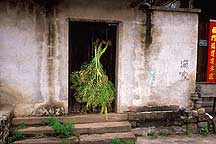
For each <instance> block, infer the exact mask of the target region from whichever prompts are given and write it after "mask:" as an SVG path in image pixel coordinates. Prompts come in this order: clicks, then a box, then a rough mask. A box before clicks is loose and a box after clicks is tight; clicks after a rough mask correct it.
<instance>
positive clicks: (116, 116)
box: [12, 113, 128, 126]
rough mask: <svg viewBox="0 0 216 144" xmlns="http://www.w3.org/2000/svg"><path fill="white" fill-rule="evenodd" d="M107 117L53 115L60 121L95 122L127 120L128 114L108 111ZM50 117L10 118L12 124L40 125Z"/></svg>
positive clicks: (97, 115) (95, 115) (94, 115)
mask: <svg viewBox="0 0 216 144" xmlns="http://www.w3.org/2000/svg"><path fill="white" fill-rule="evenodd" d="M108 116H109V119H108V120H106V119H105V115H104V114H84V115H75V116H61V117H55V118H56V119H59V120H60V121H62V122H74V123H96V122H115V121H126V120H128V114H126V113H124V114H120V113H109V115H108ZM49 118H51V117H16V118H14V119H13V120H12V124H13V125H14V126H16V125H19V124H21V123H24V124H26V125H41V124H42V122H43V121H44V120H46V119H49Z"/></svg>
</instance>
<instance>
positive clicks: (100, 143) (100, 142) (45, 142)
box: [14, 132, 136, 144]
mask: <svg viewBox="0 0 216 144" xmlns="http://www.w3.org/2000/svg"><path fill="white" fill-rule="evenodd" d="M114 138H119V139H122V140H129V141H133V142H135V139H136V138H135V136H134V134H133V133H132V132H122V133H105V134H91V135H81V136H80V141H79V142H75V143H79V144H110V143H111V141H112V139H114ZM69 142H74V141H72V140H70V138H69V139H59V138H53V137H51V138H41V139H26V140H21V141H16V142H14V144H59V143H69Z"/></svg>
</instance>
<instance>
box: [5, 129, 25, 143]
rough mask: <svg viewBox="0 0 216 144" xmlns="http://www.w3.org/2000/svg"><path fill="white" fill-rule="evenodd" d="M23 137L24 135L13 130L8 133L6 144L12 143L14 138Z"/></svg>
mask: <svg viewBox="0 0 216 144" xmlns="http://www.w3.org/2000/svg"><path fill="white" fill-rule="evenodd" d="M23 138H24V135H23V134H22V133H21V132H19V131H14V132H12V133H11V134H10V135H9V137H8V139H7V141H6V144H10V143H13V142H14V141H16V140H19V139H23Z"/></svg>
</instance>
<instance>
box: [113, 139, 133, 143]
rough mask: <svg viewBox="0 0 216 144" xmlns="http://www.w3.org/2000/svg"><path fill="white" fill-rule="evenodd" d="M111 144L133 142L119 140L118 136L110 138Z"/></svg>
mask: <svg viewBox="0 0 216 144" xmlns="http://www.w3.org/2000/svg"><path fill="white" fill-rule="evenodd" d="M111 144H135V143H134V142H132V141H128V140H121V139H119V138H114V139H112V143H111Z"/></svg>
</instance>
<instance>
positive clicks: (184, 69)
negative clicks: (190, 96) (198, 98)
mask: <svg viewBox="0 0 216 144" xmlns="http://www.w3.org/2000/svg"><path fill="white" fill-rule="evenodd" d="M188 66H189V61H188V60H186V59H185V60H182V61H181V66H180V68H181V71H180V72H179V75H180V77H181V79H182V80H189V74H188V72H187V69H188Z"/></svg>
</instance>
